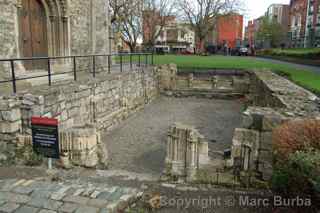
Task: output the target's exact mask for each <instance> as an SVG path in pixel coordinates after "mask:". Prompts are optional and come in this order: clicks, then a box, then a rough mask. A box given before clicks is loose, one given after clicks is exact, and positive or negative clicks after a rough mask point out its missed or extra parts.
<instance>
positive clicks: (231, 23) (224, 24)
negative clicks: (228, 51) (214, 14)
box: [217, 14, 243, 48]
mask: <svg viewBox="0 0 320 213" xmlns="http://www.w3.org/2000/svg"><path fill="white" fill-rule="evenodd" d="M242 33H243V16H242V15H238V14H233V15H228V16H220V17H218V19H217V44H218V45H221V46H222V45H224V44H225V43H227V44H228V46H229V47H230V48H236V47H238V46H240V45H241V41H242Z"/></svg>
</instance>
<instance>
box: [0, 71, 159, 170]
mask: <svg viewBox="0 0 320 213" xmlns="http://www.w3.org/2000/svg"><path fill="white" fill-rule="evenodd" d="M157 95H158V80H157V74H156V73H155V72H154V70H153V68H152V67H148V68H147V67H143V68H142V67H141V68H139V69H137V70H132V72H126V73H115V74H104V75H100V76H99V78H92V77H90V78H89V79H87V80H86V81H77V82H66V83H64V84H63V83H62V84H60V85H54V86H52V87H49V86H44V85H41V86H36V87H33V88H32V89H31V90H29V91H27V92H21V93H18V94H16V95H14V96H9V97H0V136H1V138H0V147H3V149H0V154H2V155H3V156H6V158H10V159H11V158H12V159H13V158H14V157H15V155H14V150H15V147H17V143H18V138H19V137H21V136H23V137H30V136H31V117H32V116H40V117H50V118H56V119H58V121H59V132H60V133H61V134H62V135H65V137H63V140H62V143H63V144H65V143H66V144H71V145H70V146H67V148H68V147H69V148H71V150H69V149H64V150H62V151H66V152H67V153H71V154H70V155H72V156H71V157H69V159H70V160H73V162H76V161H79V163H78V164H80V165H81V166H90V167H91V166H94V165H96V162H97V157H96V156H97V155H98V156H99V159H104V158H106V151H105V150H104V149H105V147H103V146H101V145H100V144H99V140H98V139H97V141H96V139H95V137H96V136H95V135H98V134H99V131H102V130H110V129H112V128H114V127H115V126H116V125H118V124H119V123H120V122H122V121H123V120H125V119H126V118H128V117H129V116H130V115H131V114H132V113H134V112H136V111H138V110H139V109H141V108H143V107H144V106H145V105H146V104H147V103H149V102H150V101H152V100H153V99H154V98H156V97H157ZM84 127H85V128H84ZM89 130H90V131H89ZM91 131H92V132H94V131H96V132H97V134H93V133H92V134H91V133H90V134H89V133H88V134H87V135H86V134H85V133H86V132H91ZM26 140H27V139H26ZM75 141H78V142H79V143H76V144H84V145H83V146H81V147H78V146H74V145H72V144H75ZM81 141H83V143H82V142H81ZM80 142H81V143H80ZM64 147H65V146H64V145H63V146H62V148H64ZM75 153H78V154H75ZM68 156H69V154H68ZM0 157H1V156H0ZM76 159H78V160H76ZM0 163H1V162H0Z"/></svg>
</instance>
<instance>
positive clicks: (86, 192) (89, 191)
mask: <svg viewBox="0 0 320 213" xmlns="http://www.w3.org/2000/svg"><path fill="white" fill-rule="evenodd" d="M94 191H95V188H88V189H87V190H85V191H84V192H83V193H82V196H85V197H90V195H91V194H92V193H93V192H94Z"/></svg>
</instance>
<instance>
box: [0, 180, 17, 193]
mask: <svg viewBox="0 0 320 213" xmlns="http://www.w3.org/2000/svg"><path fill="white" fill-rule="evenodd" d="M16 182H17V179H11V180H7V181H5V183H4V184H3V185H2V186H1V187H0V191H2V192H8V191H11V190H12V189H13V188H14V186H13V184H14V183H16Z"/></svg>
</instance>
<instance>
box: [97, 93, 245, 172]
mask: <svg viewBox="0 0 320 213" xmlns="http://www.w3.org/2000/svg"><path fill="white" fill-rule="evenodd" d="M241 108H242V103H241V101H240V100H216V99H211V100H210V99H198V98H168V97H160V98H158V99H157V100H155V101H153V102H152V103H151V104H149V105H147V106H146V107H145V109H143V110H142V111H139V112H138V113H136V114H135V115H133V116H132V117H130V118H129V119H128V120H126V121H124V122H123V123H122V124H120V125H119V126H118V127H117V128H116V129H114V130H112V131H110V132H108V133H105V134H103V136H102V140H103V141H104V142H105V144H106V146H107V148H108V151H109V158H110V161H109V162H110V169H122V170H127V171H131V172H137V173H151V174H154V175H160V173H161V172H162V170H163V167H164V160H165V155H166V141H167V133H168V130H169V127H170V126H171V125H172V124H173V123H174V122H181V123H184V124H188V125H192V126H194V127H196V128H197V129H198V130H199V132H200V133H201V134H203V135H204V136H205V137H206V139H207V140H208V141H209V149H210V152H211V153H212V152H213V151H223V150H224V149H226V148H230V145H231V143H232V136H233V132H234V129H235V128H237V127H239V126H240V124H241V114H240V111H241Z"/></svg>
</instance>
